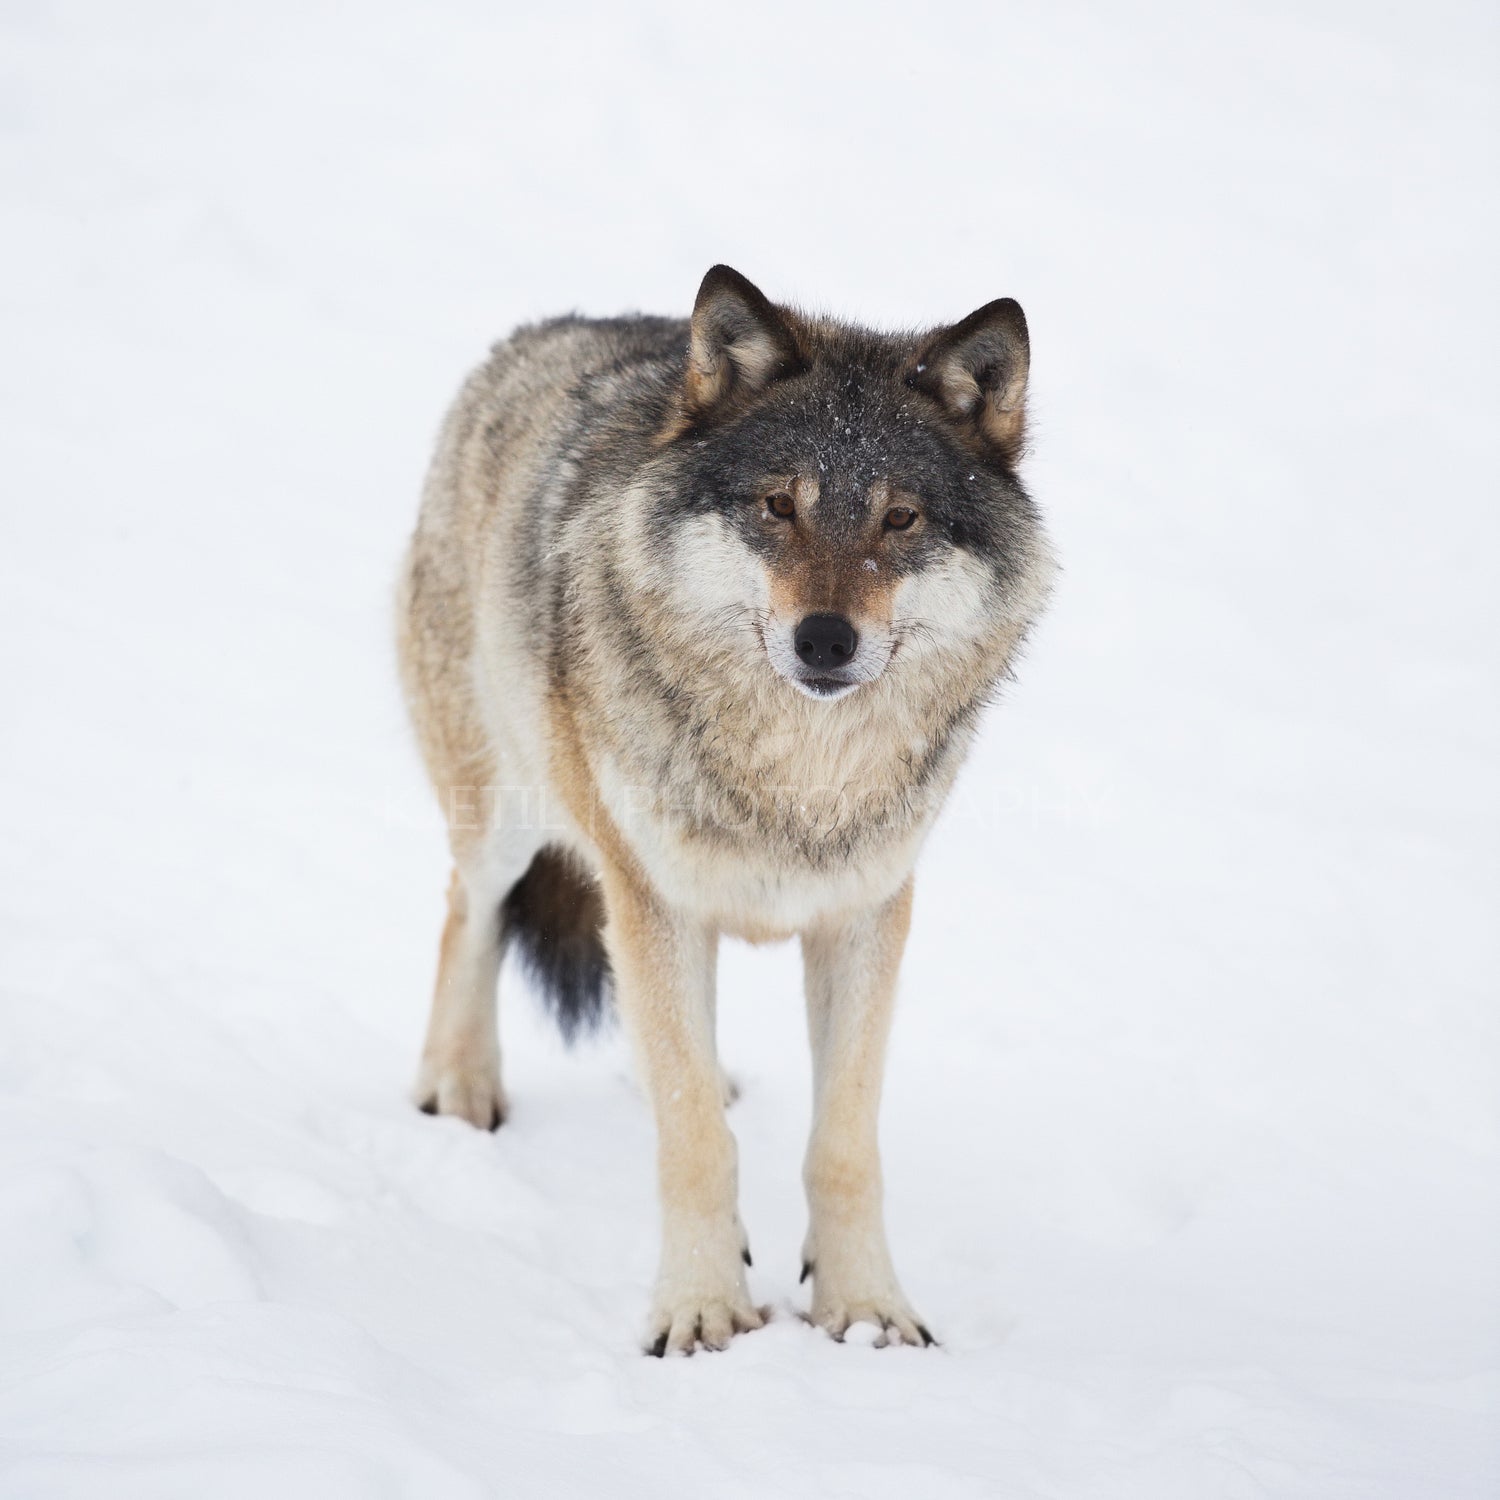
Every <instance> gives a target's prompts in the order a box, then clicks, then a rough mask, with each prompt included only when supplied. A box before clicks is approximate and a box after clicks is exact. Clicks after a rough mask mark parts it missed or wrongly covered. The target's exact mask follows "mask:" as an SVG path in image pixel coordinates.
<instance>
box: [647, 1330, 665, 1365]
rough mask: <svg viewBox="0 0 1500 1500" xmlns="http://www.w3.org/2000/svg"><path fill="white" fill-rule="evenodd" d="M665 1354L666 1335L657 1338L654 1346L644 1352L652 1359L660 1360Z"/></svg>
mask: <svg viewBox="0 0 1500 1500" xmlns="http://www.w3.org/2000/svg"><path fill="white" fill-rule="evenodd" d="M666 1352H667V1336H666V1334H662V1335H661V1337H660V1338H658V1339H657V1341H656V1342H655V1343H654V1344H652V1346H651V1347H650V1348H649V1349H648V1350H646V1353H647V1354H649V1355H650V1356H651V1358H652V1359H661V1358H662V1357H663V1356H664V1355H665V1354H666Z"/></svg>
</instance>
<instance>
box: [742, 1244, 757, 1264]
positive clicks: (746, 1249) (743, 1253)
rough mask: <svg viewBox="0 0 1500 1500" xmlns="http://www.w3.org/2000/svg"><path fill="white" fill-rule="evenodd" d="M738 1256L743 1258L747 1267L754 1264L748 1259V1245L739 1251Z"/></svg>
mask: <svg viewBox="0 0 1500 1500" xmlns="http://www.w3.org/2000/svg"><path fill="white" fill-rule="evenodd" d="M740 1254H741V1255H742V1256H743V1257H744V1259H745V1264H746V1265H747V1266H753V1265H754V1264H755V1262H754V1261H753V1260H751V1259H750V1247H749V1245H746V1246H745V1248H744V1249H743V1250H741V1251H740Z"/></svg>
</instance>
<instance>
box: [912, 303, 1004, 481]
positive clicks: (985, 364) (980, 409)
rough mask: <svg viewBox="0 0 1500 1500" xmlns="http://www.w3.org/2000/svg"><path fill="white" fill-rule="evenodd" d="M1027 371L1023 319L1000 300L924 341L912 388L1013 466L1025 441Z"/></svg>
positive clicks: (986, 304)
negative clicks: (998, 452)
mask: <svg viewBox="0 0 1500 1500" xmlns="http://www.w3.org/2000/svg"><path fill="white" fill-rule="evenodd" d="M1030 369H1031V340H1030V338H1029V337H1028V336H1027V333H1026V314H1025V313H1023V312H1022V311H1021V304H1020V303H1019V302H1016V301H1014V300H1013V299H1012V298H1010V297H1001V298H1000V299H999V300H998V301H995V302H987V303H985V305H984V306H983V307H981V308H980V309H979V311H978V312H972V313H970V314H969V316H968V317H967V318H965V319H964V320H963V322H962V323H955V324H954V325H953V327H952V328H944V329H942V330H941V331H940V332H938V333H935V334H934V335H933V336H932V337H931V338H930V339H928V341H927V342H926V344H924V345H923V346H922V349H921V351H920V353H918V355H917V364H916V369H915V371H914V372H913V373H912V375H911V377H910V382H911V384H912V385H914V386H916V388H917V389H918V390H920V391H926V392H927V394H928V395H929V396H932V397H934V398H935V399H936V400H937V401H939V402H940V403H941V404H942V405H943V406H944V407H945V408H946V409H947V410H948V412H949V414H950V415H952V416H953V417H954V418H956V419H957V420H958V421H959V422H961V423H963V424H965V425H967V426H969V427H970V428H972V429H973V431H974V432H975V433H976V434H977V436H979V437H980V438H981V439H982V440H983V441H984V442H986V443H988V444H989V445H990V446H991V447H994V448H998V449H999V450H1000V452H1001V453H1002V454H1003V455H1004V457H1005V458H1006V460H1007V461H1013V460H1015V459H1016V458H1018V457H1019V456H1020V453H1021V445H1022V443H1023V442H1024V440H1025V437H1026V376H1027V374H1028V372H1029V371H1030Z"/></svg>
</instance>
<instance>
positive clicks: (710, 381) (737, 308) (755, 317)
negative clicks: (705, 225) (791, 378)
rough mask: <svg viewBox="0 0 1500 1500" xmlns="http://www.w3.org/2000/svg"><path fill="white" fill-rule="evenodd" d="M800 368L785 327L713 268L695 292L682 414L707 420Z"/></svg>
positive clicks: (735, 277) (726, 273)
mask: <svg viewBox="0 0 1500 1500" xmlns="http://www.w3.org/2000/svg"><path fill="white" fill-rule="evenodd" d="M805 365H806V360H805V358H804V357H803V353H802V349H801V347H800V345H799V344H798V341H797V334H796V331H795V330H794V328H793V326H792V324H791V322H790V321H789V319H788V318H787V316H786V314H785V313H783V312H782V311H781V310H780V309H779V308H778V307H776V306H774V305H773V304H772V302H771V301H770V299H769V298H768V297H767V296H766V295H765V293H764V292H762V291H761V290H760V288H759V287H757V286H754V285H753V284H752V283H751V282H748V281H746V280H745V278H744V277H743V276H741V275H740V273H739V272H738V271H733V270H731V269H730V268H729V267H728V266H715V267H714V268H713V269H712V270H711V271H710V272H709V273H708V275H707V276H705V277H704V278H703V284H702V285H701V286H700V287H699V288H698V300H697V302H695V303H694V304H693V328H692V335H691V338H690V339H689V342H688V368H687V387H686V391H685V397H686V406H687V413H688V416H689V418H690V419H698V418H701V417H704V416H707V415H708V414H709V413H711V412H712V411H714V410H715V409H716V408H718V407H720V406H723V405H724V404H725V403H726V402H728V401H731V400H733V399H734V398H736V397H738V396H745V395H754V394H755V393H756V392H757V391H761V390H764V389H765V388H766V386H768V385H770V384H771V382H772V381H774V380H780V379H782V378H783V377H784V376H786V375H795V374H796V373H797V372H798V371H799V370H801V369H803V368H804V367H805Z"/></svg>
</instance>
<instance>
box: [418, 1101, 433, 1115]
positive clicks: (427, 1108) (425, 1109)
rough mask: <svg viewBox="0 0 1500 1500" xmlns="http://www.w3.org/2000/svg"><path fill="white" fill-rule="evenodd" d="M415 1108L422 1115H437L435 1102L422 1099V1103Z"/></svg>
mask: <svg viewBox="0 0 1500 1500" xmlns="http://www.w3.org/2000/svg"><path fill="white" fill-rule="evenodd" d="M417 1108H418V1109H420V1110H421V1111H422V1113H423V1114H424V1115H435V1114H436V1113H437V1100H436V1099H424V1100H423V1101H422V1103H420V1104H419V1105H418V1106H417Z"/></svg>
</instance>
